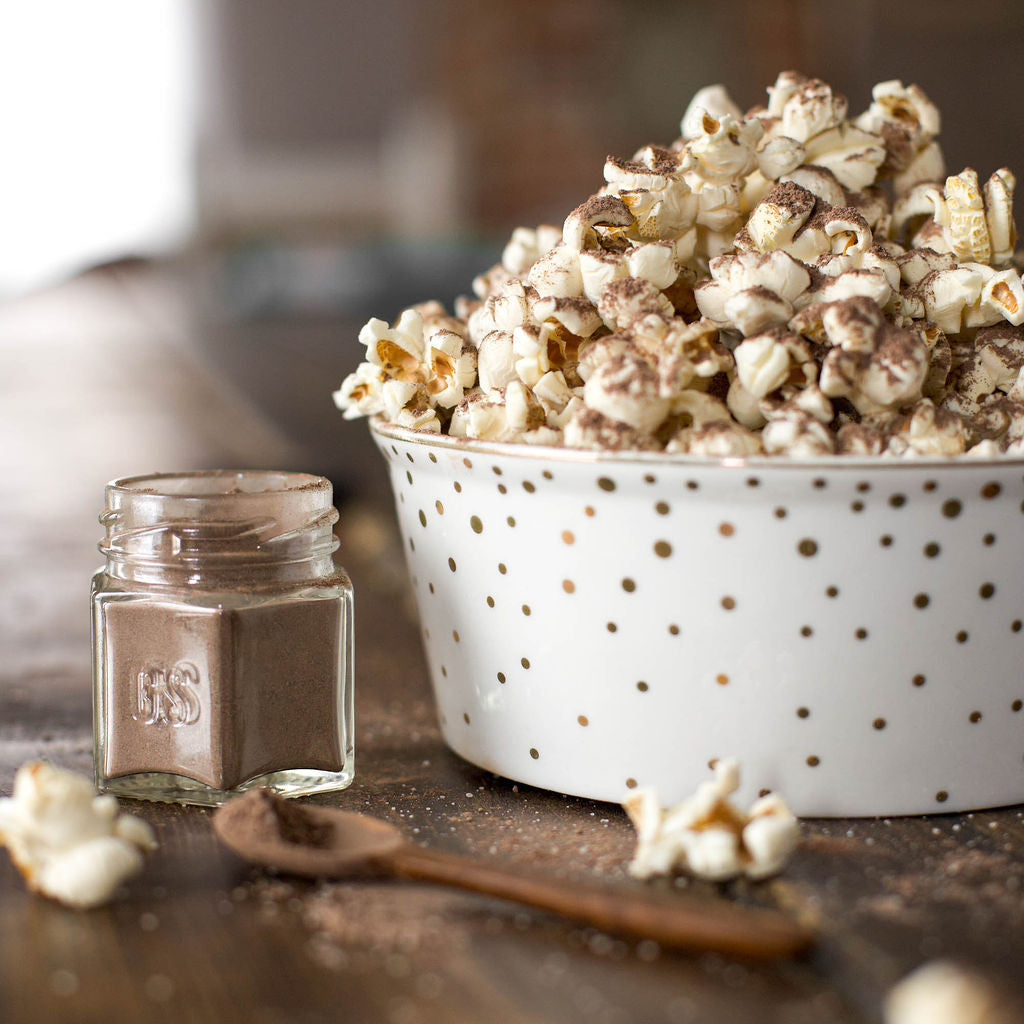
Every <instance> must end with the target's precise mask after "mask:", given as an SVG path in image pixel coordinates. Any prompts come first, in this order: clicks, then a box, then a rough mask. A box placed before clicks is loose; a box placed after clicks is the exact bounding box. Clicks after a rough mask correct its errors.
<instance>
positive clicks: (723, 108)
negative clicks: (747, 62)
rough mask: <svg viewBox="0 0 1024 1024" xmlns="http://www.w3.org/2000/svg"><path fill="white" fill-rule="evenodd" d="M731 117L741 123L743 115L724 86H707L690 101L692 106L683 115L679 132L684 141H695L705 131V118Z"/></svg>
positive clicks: (699, 90) (698, 91)
mask: <svg viewBox="0 0 1024 1024" xmlns="http://www.w3.org/2000/svg"><path fill="white" fill-rule="evenodd" d="M726 115H728V116H730V117H732V118H733V119H734V120H736V121H739V120H741V119H742V117H743V113H742V111H741V110H740V108H739V107H737V106H736V104H735V103H734V102H733V100H732V97H731V96H730V95H729V93H728V91H727V90H726V88H725V86H724V85H706V86H704V88H703V89H698V90H697V91H696V92H695V93H694V94H693V99H692V100H690V105H689V106H688V107H687V108H686V113H685V114H683V120H682V121H681V122H680V125H679V131H680V133H681V134H682V136H683V138H684V139H693V138H696V137H697V136H698V135H700V134H701V132H702V131H703V119H704V118H705V117H711V118H719V119H720V118H722V117H724V116H726Z"/></svg>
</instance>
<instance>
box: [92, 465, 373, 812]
mask: <svg viewBox="0 0 1024 1024" xmlns="http://www.w3.org/2000/svg"><path fill="white" fill-rule="evenodd" d="M331 502H332V490H331V484H330V483H329V482H328V481H327V480H325V479H324V478H322V477H316V476H309V475H307V474H303V473H275V472H262V471H243V472H233V471H214V472H197V473H187V474H177V473H166V474H156V475H153V476H139V477H131V478H125V479H122V480H115V481H114V482H113V483H110V484H108V485H107V488H106V508H105V509H104V511H103V514H102V516H100V522H101V524H102V525H103V526H104V527H105V529H106V536H105V538H104V540H103V541H101V543H100V550H101V551H102V552H103V553H104V555H105V556H106V565H105V566H104V568H102V569H100V570H99V571H98V572H97V573H96V575H95V576H94V577H93V586H92V624H93V734H94V755H95V767H96V784H97V787H98V788H99V789H100V790H101V791H106V792H109V793H115V794H117V795H119V796H126V797H136V798H139V799H148V800H173V801H179V802H182V803H191V804H205V805H215V804H220V803H222V802H223V801H224V800H226V799H227V798H229V797H230V796H232V795H233V794H234V793H236V792H239V791H240V790H244V789H248V788H250V787H251V786H269V787H270V788H271V789H273V790H275V791H276V792H278V793H281V794H283V795H285V796H301V795H306V794H309V793H323V792H327V791H330V790H335V789H341V788H344V787H345V786H347V785H348V784H349V783H350V782H351V781H352V776H353V771H354V748H353V736H352V639H353V637H352V584H351V583H350V582H349V579H348V576H347V575H346V574H345V572H344V571H343V570H341V569H339V568H338V567H336V566H335V564H334V560H333V558H332V555H333V552H334V550H335V548H336V547H337V541H335V539H334V535H333V526H334V524H335V523H336V522H337V520H338V513H337V511H336V510H335V509H334V508H333V506H332V503H331Z"/></svg>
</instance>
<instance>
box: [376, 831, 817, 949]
mask: <svg viewBox="0 0 1024 1024" xmlns="http://www.w3.org/2000/svg"><path fill="white" fill-rule="evenodd" d="M388 860H389V865H390V867H391V869H392V871H393V872H394V874H395V875H397V876H399V877H401V878H407V879H414V880H417V881H427V882H440V883H441V884H443V885H451V886H455V887H457V888H460V889H469V890H471V891H473V892H482V893H487V894H488V895H490V896H499V897H501V898H503V899H507V900H514V901H516V902H517V903H525V904H528V905H529V906H532V907H539V908H541V909H543V910H549V911H553V912H554V913H556V914H562V915H564V916H565V917H569V918H573V919H575V920H577V921H581V922H585V923H586V924H589V925H593V926H594V927H595V928H598V929H600V930H601V931H607V932H614V933H617V934H620V935H628V936H631V937H633V938H644V939H653V940H655V941H656V942H658V943H660V944H661V945H663V946H666V947H669V946H671V947H674V948H676V949H691V950H708V951H712V952H716V953H725V954H732V955H736V956H744V957H749V958H752V959H761V960H766V959H773V958H776V957H785V956H792V955H794V954H796V953H798V952H800V951H801V950H803V949H806V948H807V947H808V946H809V945H810V944H811V941H812V938H813V936H812V934H811V932H810V931H809V930H808V929H807V928H805V927H803V926H802V925H800V924H798V923H797V922H796V921H793V920H791V919H790V918H788V917H786V916H784V915H783V914H781V913H778V912H776V911H771V910H757V909H753V908H747V907H740V906H738V905H736V904H734V903H726V902H714V901H710V900H707V901H704V900H702V901H697V900H694V899H692V898H685V897H680V896H678V895H675V894H672V895H664V896H662V895H660V894H653V893H637V892H634V891H626V890H625V889H623V888H621V887H619V888H615V887H612V886H603V885H601V886H598V885H593V884H589V883H586V882H575V881H570V880H568V879H548V878H544V877H538V876H537V875H528V874H521V873H519V872H517V871H513V870H508V869H506V868H502V867H498V866H496V865H491V864H486V863H480V862H479V861H474V860H470V859H468V858H466V857H460V856H458V855H456V854H451V853H446V852H443V851H439V850H430V849H427V848H425V847H421V846H415V845H408V846H403V847H401V848H400V849H399V850H397V851H395V852H394V853H393V854H391V855H390V856H389V858H388Z"/></svg>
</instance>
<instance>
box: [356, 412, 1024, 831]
mask: <svg viewBox="0 0 1024 1024" xmlns="http://www.w3.org/2000/svg"><path fill="white" fill-rule="evenodd" d="M372 429H373V434H374V438H375V441H376V443H377V445H378V447H379V448H380V450H381V452H382V453H383V455H384V457H385V459H386V460H387V462H388V466H389V471H390V476H391V482H392V485H393V488H394V493H395V498H396V507H397V511H398V520H399V525H400V528H401V532H402V535H403V540H404V544H405V554H406V558H407V560H408V567H409V572H410V577H411V581H412V585H413V588H414V590H415V594H416V599H417V602H418V607H419V612H420V619H421V624H422V632H423V640H424V645H425V650H426V654H427V660H428V663H429V667H430V672H431V676H432V680H433V685H434V693H435V696H436V700H437V708H438V715H439V719H440V723H441V727H442V731H443V733H444V737H445V740H446V742H447V743H448V745H449V746H450V747H451V748H452V749H453V750H454V751H456V753H458V754H460V755H461V756H462V757H464V758H466V759H467V760H469V761H471V762H473V763H474V764H476V765H479V766H481V767H483V768H485V769H488V770H491V771H493V772H496V773H498V774H500V775H502V776H506V777H507V778H510V779H514V780H517V781H520V782H524V783H528V784H530V785H533V786H538V787H541V788H545V789H551V790H556V791H558V792H563V793H568V794H573V795H577V796H585V797H590V798H594V799H599V800H609V801H616V802H619V801H621V800H623V799H624V798H625V797H626V796H627V795H628V793H629V792H630V790H631V789H634V788H636V787H638V786H645V787H646V786H651V787H654V788H655V789H656V790H657V791H658V794H659V796H660V797H661V799H662V801H663V802H665V803H672V802H674V801H677V800H679V799H681V798H682V797H684V796H686V795H688V794H689V793H691V792H692V791H693V789H694V788H695V786H696V785H697V784H698V783H699V782H700V781H702V780H704V779H705V778H706V777H707V769H708V765H709V764H710V763H713V762H714V761H715V759H716V758H719V757H737V758H739V759H740V760H741V761H742V764H743V776H744V777H743V784H744V791H743V792H741V794H740V798H741V799H747V798H752V797H754V796H756V795H757V794H758V793H764V792H768V791H778V792H780V793H782V794H783V795H784V796H785V797H786V799H787V801H789V803H790V804H791V806H792V807H793V809H794V810H795V811H796V812H797V813H798V814H801V815H808V816H845V815H896V814H927V813H938V812H945V811H957V810H968V809H975V808H982V807H992V806H999V805H1005V804H1011V803H1018V802H1022V801H1024V710H1022V709H1024V631H1022V622H1024V571H1022V567H1024V460H1019V459H1015V460H1002V461H992V460H981V459H978V460H971V459H961V460H955V461H954V460H941V461H940V460H925V459H921V460H916V461H913V462H909V461H895V460H881V459H876V460H853V459H839V458H837V459H833V460H829V461H816V462H813V463H812V462H800V461H790V460H787V461H781V460H775V459H764V458H760V459H754V458H751V459H725V460H709V459H699V458H693V457H687V456H667V455H664V454H650V453H593V452H581V451H572V450H568V449H553V448H545V449H536V448H531V447H528V446H525V445H509V444H486V443H483V442H474V441H468V442H467V441H466V440H465V439H456V438H448V437H439V436H437V435H433V434H429V435H427V434H418V433H416V432H413V431H408V430H403V429H400V428H394V427H391V426H389V425H386V424H383V423H380V422H376V423H374V424H373V428H372Z"/></svg>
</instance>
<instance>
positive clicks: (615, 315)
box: [597, 277, 675, 331]
mask: <svg viewBox="0 0 1024 1024" xmlns="http://www.w3.org/2000/svg"><path fill="white" fill-rule="evenodd" d="M597 309H598V312H599V313H600V314H601V319H602V320H604V322H605V324H606V325H607V326H608V327H610V328H611V329H612V330H613V331H614V330H616V329H617V328H619V327H628V326H629V325H630V324H631V323H633V321H634V320H639V319H640V318H641V317H644V316H647V315H649V314H652V313H653V314H654V315H656V316H663V317H665V318H666V319H668V318H670V317H671V316H672V314H673V313H675V309H674V308H673V306H672V303H671V302H669V300H668V299H666V298H665V296H664V295H663V294H662V293H661V292H660V291H659V290H658V289H657V288H656V287H655V286H654V285H653V284H651V282H650V281H647V280H645V279H644V278H642V277H625V278H621V279H618V280H615V281H612V282H611V283H610V284H609V285H608V286H607V287H606V288H605V289H604V291H603V292H602V293H601V298H600V299H598V302H597Z"/></svg>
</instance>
